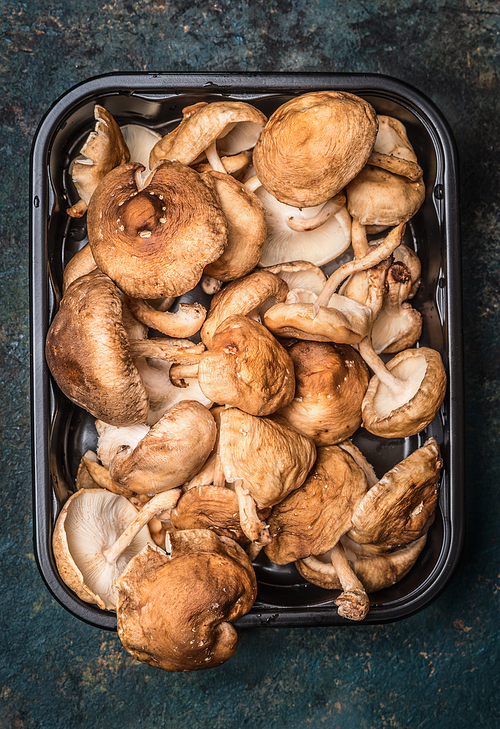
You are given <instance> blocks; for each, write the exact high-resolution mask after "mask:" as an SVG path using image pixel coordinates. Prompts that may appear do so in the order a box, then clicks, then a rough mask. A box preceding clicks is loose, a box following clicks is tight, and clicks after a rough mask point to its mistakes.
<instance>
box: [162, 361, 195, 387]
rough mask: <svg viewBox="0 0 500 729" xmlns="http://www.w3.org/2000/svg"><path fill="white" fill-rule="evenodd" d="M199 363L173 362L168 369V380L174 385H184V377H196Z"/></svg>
mask: <svg viewBox="0 0 500 729" xmlns="http://www.w3.org/2000/svg"><path fill="white" fill-rule="evenodd" d="M199 366H200V365H199V363H198V362H196V363H195V364H173V365H172V367H171V368H170V371H169V377H170V382H171V383H172V385H175V387H186V386H187V385H186V383H185V381H184V380H185V379H187V380H189V379H193V378H196V377H198V369H199Z"/></svg>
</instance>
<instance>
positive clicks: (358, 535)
mask: <svg viewBox="0 0 500 729" xmlns="http://www.w3.org/2000/svg"><path fill="white" fill-rule="evenodd" d="M442 466H443V462H442V460H441V454H440V451H439V446H438V444H437V442H436V440H435V439H434V438H430V439H429V440H428V441H427V442H426V443H425V444H424V445H423V446H422V447H421V448H418V449H417V450H416V451H414V452H413V453H411V454H410V455H409V456H408V457H407V458H405V459H404V460H403V461H401V463H398V464H397V465H396V466H394V468H392V469H391V470H390V471H388V472H387V473H386V474H385V475H384V476H383V477H382V478H381V479H380V481H379V482H378V483H377V484H375V486H372V488H371V489H370V490H369V491H368V492H367V493H366V495H365V496H364V497H363V499H362V500H361V501H360V503H359V504H358V505H357V507H356V509H355V511H354V514H353V517H352V528H351V529H350V531H349V533H348V536H349V537H350V538H351V539H352V540H354V541H355V542H358V543H360V544H373V545H377V546H378V547H379V548H380V549H382V550H384V551H388V552H390V551H392V550H394V549H397V548H399V547H402V546H405V545H406V544H409V543H410V542H413V541H414V540H415V539H419V538H420V537H421V536H423V534H425V533H426V531H427V529H428V528H429V525H430V521H431V517H432V515H433V513H434V510H435V508H436V504H437V499H438V492H439V478H440V473H441V468H442Z"/></svg>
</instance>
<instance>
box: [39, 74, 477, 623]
mask: <svg viewBox="0 0 500 729" xmlns="http://www.w3.org/2000/svg"><path fill="white" fill-rule="evenodd" d="M321 89H337V90H345V91H350V92H352V93H355V94H358V95H359V96H362V97H364V98H366V99H367V100H368V101H369V102H370V103H371V104H372V105H373V106H374V107H375V109H376V110H377V111H378V112H379V113H382V114H388V115H391V116H395V117H397V118H398V119H400V120H401V121H402V122H403V123H404V124H405V126H406V128H407V131H408V135H409V138H410V141H411V142H412V144H413V146H414V148H415V151H416V153H417V157H418V160H419V162H420V164H421V165H422V167H423V169H424V181H425V183H426V189H427V194H426V199H425V203H424V205H423V206H422V208H421V209H420V211H419V212H418V213H417V215H416V216H415V217H414V218H413V219H412V221H411V222H410V223H409V225H408V226H407V232H406V238H405V242H406V243H407V244H409V245H410V246H413V247H414V248H415V250H416V251H417V253H418V255H419V257H420V259H421V261H422V267H423V268H422V281H423V283H422V286H421V288H420V290H419V292H418V294H417V296H416V297H415V299H414V302H413V303H414V306H415V307H416V308H418V309H419V310H420V311H421V313H422V314H423V318H424V326H423V333H422V337H421V339H420V343H421V345H422V346H430V347H433V348H434V349H437V350H438V351H439V352H440V353H441V354H442V356H443V360H444V363H445V366H446V369H447V372H448V378H449V380H448V381H449V385H448V392H447V396H446V399H445V401H444V403H443V406H442V408H441V410H440V412H439V413H438V415H437V416H436V418H435V420H434V421H433V422H432V423H431V424H430V425H429V427H428V428H426V430H425V431H424V432H422V433H420V434H419V435H418V436H413V437H411V438H406V439H396V440H390V441H388V440H384V439H381V438H377V437H375V436H371V435H370V434H369V433H367V432H366V431H364V430H362V429H361V430H359V431H358V433H357V434H356V435H355V437H354V438H353V440H354V442H355V443H356V444H357V445H358V447H360V448H361V450H362V451H363V453H364V454H365V455H366V456H367V458H368V459H369V460H370V461H371V462H372V463H373V465H374V467H375V470H376V472H377V475H378V476H379V477H381V476H382V475H383V474H384V472H385V471H386V470H388V469H389V468H391V467H392V466H394V465H395V464H396V463H397V462H399V461H400V460H402V459H403V458H405V457H406V456H407V455H409V453H410V452H411V451H413V450H414V449H415V448H418V447H419V446H420V445H422V444H423V442H424V441H425V440H426V439H427V438H428V437H430V436H434V437H435V438H436V439H437V441H438V443H439V445H440V447H441V450H442V455H443V460H444V468H443V475H442V483H441V491H440V498H439V506H438V510H437V515H436V520H435V522H434V524H433V526H432V527H431V529H430V532H429V537H428V541H427V545H426V547H425V549H424V551H423V552H422V554H421V555H420V557H419V559H418V561H417V562H416V564H415V566H414V567H413V569H412V570H411V571H410V572H409V574H408V575H407V576H406V577H405V578H404V579H403V580H401V581H400V582H398V583H397V584H396V585H394V586H392V587H390V588H387V589H385V590H381V591H379V592H377V593H373V594H372V595H370V600H371V608H370V611H369V613H368V616H367V618H366V619H365V620H364V621H363V623H358V624H379V623H386V622H390V621H394V620H398V619H400V618H404V617H407V616H409V615H411V614H413V613H415V612H416V611H418V610H420V609H422V608H423V607H425V606H427V605H428V604H429V603H430V602H431V601H432V600H433V599H434V598H436V597H437V595H438V594H439V593H440V592H441V591H442V590H443V589H444V588H445V587H446V585H447V584H448V582H449V580H450V579H451V577H452V575H453V573H454V572H455V569H456V567H457V564H458V561H459V558H460V554H461V550H462V545H463V540H464V518H465V514H464V479H463V470H464V469H463V452H464V448H463V446H464V436H463V371H462V323H461V316H462V308H461V307H462V302H461V272H460V239H459V212H458V181H457V159H456V151H455V146H454V142H453V138H452V135H451V132H450V129H449V127H448V125H447V123H446V121H445V120H444V119H443V117H442V115H441V113H440V112H439V111H438V110H437V109H436V107H435V106H434V105H433V104H432V102H430V101H429V99H427V98H426V97H425V96H424V95H422V94H421V93H420V92H418V91H417V90H415V89H414V88H412V87H410V86H408V85H406V84H404V83H402V82H400V81H397V80H396V79H393V78H390V77H387V76H380V75H375V74H369V75H361V74H359V75H358V74H161V73H158V74H150V73H142V74H109V75H106V76H100V77H96V78H93V79H90V80H89V81H86V82H84V83H82V84H79V85H77V86H74V87H73V88H72V89H70V90H69V91H68V92H67V93H65V94H64V95H63V96H62V97H61V98H60V99H59V100H57V101H56V102H55V104H54V105H53V106H52V107H51V108H50V109H49V110H48V112H47V113H46V115H45V117H44V118H43V120H42V122H41V124H40V126H39V128H38V131H37V133H36V136H35V139H34V143H33V148H32V156H31V198H30V222H31V347H32V350H31V351H32V361H31V375H32V443H33V503H34V542H35V555H36V559H37V563H38V567H39V569H40V572H41V574H42V577H43V579H44V580H45V582H46V584H47V587H48V589H49V590H50V592H51V593H52V595H53V596H54V597H55V598H56V599H57V600H58V601H59V602H60V603H61V604H62V605H63V606H64V607H65V608H66V609H67V610H69V612H71V613H72V614H73V615H75V616H77V617H78V618H80V619H82V620H84V621H86V622H88V623H90V624H92V625H95V626H97V627H99V628H107V629H115V628H116V616H115V613H113V612H108V611H104V610H100V609H99V608H97V607H93V606H91V605H89V604H87V603H84V602H82V601H81V600H79V598H77V597H76V595H75V594H74V593H73V592H71V591H70V590H69V589H68V588H67V587H66V586H65V584H64V583H63V582H62V580H61V579H60V577H59V574H58V572H57V569H56V566H55V562H54V557H53V554H52V547H51V540H52V530H53V525H54V522H55V519H56V517H57V514H58V512H59V510H60V508H61V505H62V503H63V501H64V500H65V498H66V497H67V495H68V493H69V492H71V491H72V490H74V480H75V476H76V469H77V466H78V463H79V460H80V458H81V456H82V455H83V453H84V452H85V451H86V450H87V449H88V448H95V443H96V433H95V428H94V425H93V418H91V417H90V416H89V415H88V414H87V413H85V412H83V411H82V410H81V409H79V408H77V407H76V406H74V405H73V404H72V403H71V402H69V401H68V400H67V399H66V398H65V397H64V396H63V395H62V394H61V392H60V391H59V390H58V388H57V387H56V386H55V385H54V383H53V382H52V380H51V377H50V374H49V372H48V370H47V366H46V363H45V356H44V344H45V336H46V333H47V329H48V327H49V324H50V321H51V320H52V317H53V315H54V313H55V311H56V309H57V306H58V302H59V301H60V296H61V284H62V272H63V268H64V265H65V264H66V263H67V262H68V260H69V259H70V258H71V256H72V255H73V254H74V253H75V252H76V251H77V250H79V249H80V248H81V247H82V246H83V245H84V243H85V242H86V229H85V222H84V220H83V219H82V220H75V219H72V218H70V217H68V216H67V214H66V208H67V207H68V200H69V202H70V203H73V202H75V201H76V198H75V193H74V190H73V188H72V183H71V179H70V176H69V174H68V166H69V163H70V161H71V159H72V158H73V157H74V156H75V155H76V154H77V153H78V151H79V149H80V147H81V145H82V143H83V141H84V139H85V138H86V136H87V134H88V132H89V131H90V130H91V129H93V126H94V117H93V108H94V104H95V103H96V102H98V103H100V104H102V105H104V106H105V107H106V108H107V109H108V110H109V111H110V112H111V113H112V114H113V116H114V117H115V118H116V120H117V122H118V123H119V124H125V123H142V124H144V125H145V126H148V127H150V128H152V129H155V130H157V131H159V132H160V133H166V131H168V130H170V129H171V128H173V127H174V126H175V125H176V123H177V122H178V121H179V119H180V118H181V110H182V108H183V107H185V106H188V105H190V104H192V103H195V102H197V101H201V100H207V101H213V100H217V99H220V98H221V97H222V98H231V99H239V100H246V101H249V102H251V103H253V104H254V105H255V106H258V107H259V108H261V109H262V110H263V111H264V113H266V114H267V115H269V114H270V113H271V112H272V111H273V110H274V109H275V108H277V107H278V106H279V105H280V104H281V103H283V102H284V101H286V100H287V99H289V98H291V97H292V96H294V95H298V94H301V93H304V92H306V91H312V90H321ZM255 568H256V572H257V578H258V583H259V593H258V598H257V602H256V604H255V605H254V607H253V608H252V610H251V611H250V613H248V614H247V615H246V616H245V617H243V618H241V619H240V620H239V621H238V626H240V627H247V626H260V625H274V626H313V625H345V624H348V625H353V624H356V623H352V622H350V621H347V620H344V619H343V618H340V617H339V616H338V614H337V609H336V607H335V604H334V599H335V597H336V596H337V594H338V593H337V592H332V591H327V590H323V589H321V588H319V587H315V586H314V585H311V584H307V583H306V582H305V581H304V580H303V579H302V578H301V576H300V575H299V574H298V572H297V571H296V569H295V567H294V566H293V565H289V566H285V567H278V566H276V565H272V564H271V563H270V562H268V561H267V559H266V558H265V557H264V556H259V558H258V559H257V560H256V562H255Z"/></svg>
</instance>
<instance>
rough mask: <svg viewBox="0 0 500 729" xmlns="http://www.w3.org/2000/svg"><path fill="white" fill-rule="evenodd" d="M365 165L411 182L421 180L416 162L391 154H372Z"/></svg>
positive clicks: (421, 171)
mask: <svg viewBox="0 0 500 729" xmlns="http://www.w3.org/2000/svg"><path fill="white" fill-rule="evenodd" d="M366 164H368V165H373V167H380V168H381V169H383V170H387V171H388V172H392V173H393V174H395V175H401V177H407V178H408V179H409V180H411V181H412V182H417V181H418V180H421V179H422V177H423V174H424V173H423V170H422V168H421V167H420V165H419V164H417V163H416V162H411V161H410V160H407V159H404V158H402V157H396V156H395V155H393V154H382V153H381V152H372V153H371V155H370V156H369V157H368V161H367V163H366Z"/></svg>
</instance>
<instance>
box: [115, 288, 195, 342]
mask: <svg viewBox="0 0 500 729" xmlns="http://www.w3.org/2000/svg"><path fill="white" fill-rule="evenodd" d="M126 301H127V304H128V307H129V309H130V311H131V312H132V314H133V315H134V316H135V317H136V319H138V320H139V321H140V322H142V323H143V324H145V325H146V326H148V327H150V328H152V329H156V330H157V331H159V332H162V334H166V335H167V336H169V337H175V338H178V337H191V336H192V335H193V334H196V332H198V331H199V330H200V329H201V327H202V324H203V322H204V321H205V318H206V315H207V311H206V309H205V307H204V306H202V305H201V304H179V308H178V310H177V311H175V312H172V311H160V310H158V309H155V308H154V307H153V306H151V304H149V303H148V302H147V301H146V300H145V299H139V298H132V297H126Z"/></svg>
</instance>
